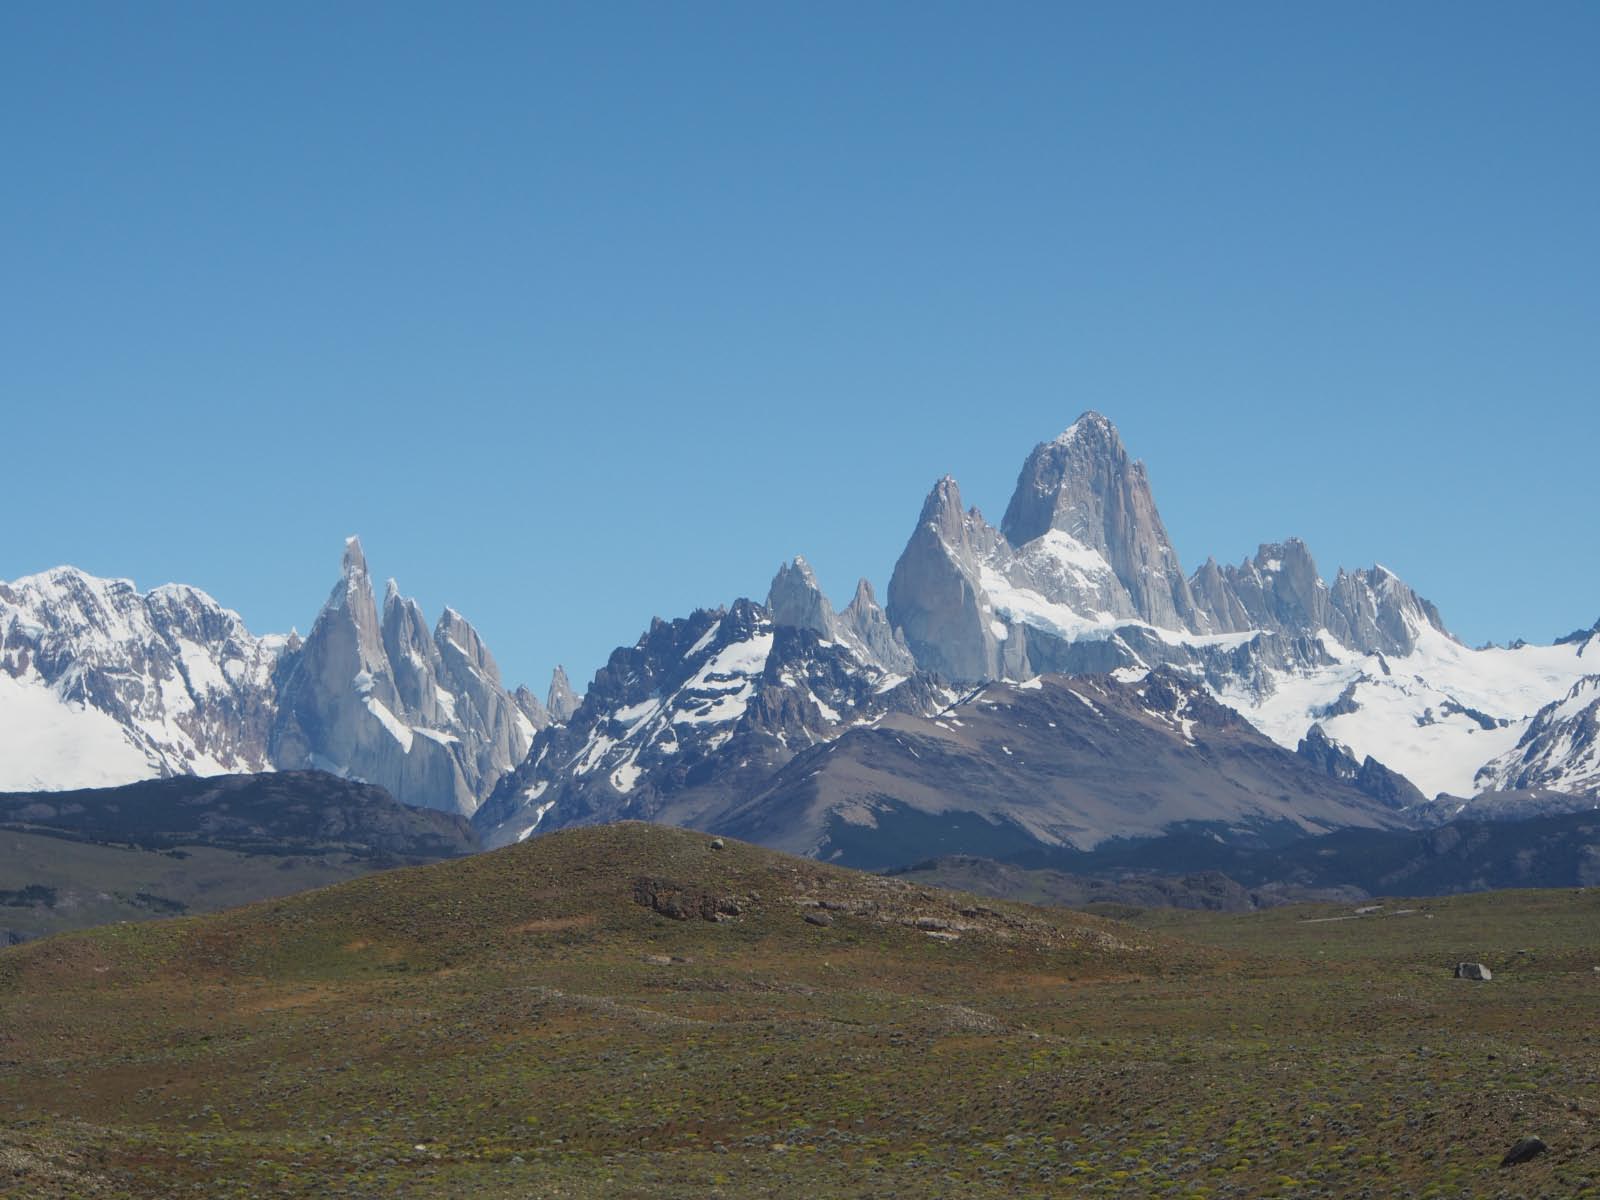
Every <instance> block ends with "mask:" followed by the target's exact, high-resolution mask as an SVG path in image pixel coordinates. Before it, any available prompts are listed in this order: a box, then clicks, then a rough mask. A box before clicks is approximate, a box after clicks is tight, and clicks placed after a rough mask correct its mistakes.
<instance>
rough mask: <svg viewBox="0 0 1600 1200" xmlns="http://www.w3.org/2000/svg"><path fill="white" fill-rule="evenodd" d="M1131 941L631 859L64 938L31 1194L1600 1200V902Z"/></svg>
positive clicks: (1139, 920)
mask: <svg viewBox="0 0 1600 1200" xmlns="http://www.w3.org/2000/svg"><path fill="white" fill-rule="evenodd" d="M669 880H670V881H672V885H671V887H670V888H668V887H665V886H660V885H661V884H662V881H669ZM645 883H654V884H655V885H657V886H642V885H643V884H645ZM641 897H644V899H643V900H641ZM679 897H688V899H687V900H684V901H683V902H681V903H680V902H678V899H677V898H679ZM658 904H659V905H660V906H661V908H669V909H675V910H676V911H674V912H666V911H661V910H660V909H659V908H658V907H656V905H658ZM1401 909H1413V910H1415V911H1412V912H1410V913H1407V914H1404V915H1402V914H1401V913H1400V911H1399V910H1401ZM807 914H826V915H827V917H828V918H829V919H830V921H831V923H830V924H815V923H811V922H808V921H806V920H805V917H806V915H807ZM1126 916H1127V918H1128V919H1127V920H1124V921H1121V922H1112V921H1108V920H1102V919H1099V918H1096V917H1092V916H1086V915H1082V914H1077V913H1070V912H1065V911H1049V910H1036V909H1029V908H1026V907H1024V906H1021V905H1014V904H1007V903H1002V902H999V901H993V900H978V899H976V898H973V897H970V896H961V895H958V894H955V893H947V892H942V891H939V890H936V889H932V888H926V887H920V886H917V885H913V884H907V883H903V882H899V881H893V880H887V879H881V878H877V877H874V876H869V875H859V874H855V873H851V872H845V871H839V870H835V869H833V868H830V867H827V866H823V865H820V864H817V863H813V862H809V861H804V860H797V859H792V858H786V857H783V856H781V855H777V854H773V853H771V852H768V851H765V850H760V849H757V848H754V847H751V846H747V845H743V844H740V843H737V842H728V843H727V844H726V846H725V847H724V848H723V849H722V850H721V851H720V852H713V851H712V850H711V849H710V844H709V839H708V838H706V837H704V836H702V835H698V834H694V833H691V832H687V831H682V830H669V829H660V828H654V827H648V826H640V825H622V826H612V827H606V828H599V829H588V830H578V831H571V832H567V833H561V834H557V835H553V836H551V837H548V838H544V839H540V840H537V841H534V842H530V843H525V844H523V845H520V846H516V847H512V848H510V849H508V850H505V851H501V852H497V853H495V854H490V855H483V856H479V857H475V858H471V859H463V860H457V861H452V862H447V863H443V864H440V865H437V866H433V867H427V868H421V869H415V870H405V871H394V872H387V873H383V874H379V875H373V876H369V877H367V878H363V879H360V880H356V881H354V882H351V883H347V884H342V885H340V886H337V887H331V888H327V889H325V890H322V891H318V892H313V893H308V894H305V895H301V896H296V897H292V898H289V899H285V900H278V901H270V902H266V903H262V904H257V905H254V906H252V907H250V908H247V909H241V910H237V911H234V912H229V913H224V914H221V915H217V916H211V917H182V918H176V919H172V920H166V921H160V922H152V923H146V924H140V925H114V926H109V927H104V928H98V929H94V930H89V931H85V932H81V933H72V934H66V935H62V936H58V937H55V938H51V939H48V940H46V941H42V942H37V943H31V944H27V945H24V946H20V947H16V948H14V949H11V950H7V951H4V952H0V1098H3V1105H4V1107H3V1109H0V1194H4V1195H16V1196H38V1197H58V1196H59V1197H69V1196H71V1197H78V1196H119V1197H120V1196H150V1197H155V1196H160V1197H172V1196H182V1195H196V1196H202V1195H204V1196H318V1197H325V1196H326V1197H332V1196H349V1197H389V1196H395V1195H404V1196H407V1197H457V1196H464V1195H470V1196H488V1197H493V1196H508V1197H509V1196H516V1197H525V1196H564V1197H574V1198H578V1197H601V1196H605V1197H629V1196H632V1197H646V1196H648V1197H679V1196H681V1197H696V1198H699V1197H707V1196H726V1197H749V1196H796V1197H799V1196H807V1197H811V1196H841V1197H843V1196H873V1197H879V1196H896V1195H898V1196H903V1197H940V1196H951V1197H955V1196H997V1197H998V1196H1015V1195H1024V1196H1025V1195H1041V1196H1043V1195H1050V1196H1058V1195H1083V1196H1178V1197H1229V1196H1231V1197H1268V1196H1283V1197H1290V1196H1293V1197H1310V1196H1329V1197H1333V1196H1338V1197H1343V1196H1359V1195H1361V1194H1363V1192H1364V1191H1366V1192H1369V1193H1370V1194H1371V1195H1373V1196H1385V1197H1390V1196H1394V1197H1403V1196H1412V1197H1417V1198H1423V1197H1427V1198H1430V1200H1431V1198H1433V1197H1469V1196H1471V1197H1475V1196H1506V1197H1513V1196H1515V1197H1527V1196H1551V1197H1563V1198H1565V1197H1583V1196H1591V1197H1592V1196H1600V1128H1597V1114H1600V1026H1597V1025H1596V1023H1595V1020H1594V1014H1595V1013H1596V1012H1597V1011H1600V972H1597V971H1596V970H1595V969H1594V968H1595V967H1597V966H1600V945H1597V939H1596V937H1595V931H1596V930H1597V929H1600V892H1597V891H1589V892H1576V891H1572V890H1568V891H1562V892H1517V893H1501V894H1491V895H1475V896H1464V897H1454V898H1451V899H1448V900H1442V901H1428V902H1419V903H1415V904H1394V905H1390V906H1389V907H1387V908H1384V909H1379V910H1376V911H1374V912H1371V913H1368V914H1367V915H1365V916H1360V917H1357V916H1355V915H1354V913H1353V911H1352V910H1351V909H1350V908H1336V907H1333V906H1318V907H1314V908H1304V907H1296V908H1286V909H1275V910H1272V911H1269V912H1262V913H1253V914H1247V915H1241V916H1220V915H1217V914H1203V913H1192V912H1175V911H1171V910H1162V911H1156V910H1150V911H1137V910H1130V911H1129V912H1127V913H1126ZM1460 959H1474V960H1482V961H1484V962H1486V963H1489V964H1491V965H1492V966H1493V967H1494V973H1495V975H1494V980H1493V981H1492V982H1489V983H1482V984H1477V983H1470V982H1467V981H1461V980H1456V979H1454V978H1452V976H1451V967H1452V966H1453V964H1454V962H1456V961H1457V960H1460ZM1533 1135H1537V1136H1539V1137H1541V1138H1542V1139H1543V1140H1544V1141H1545V1142H1546V1143H1548V1145H1549V1151H1548V1153H1545V1154H1541V1155H1540V1156H1538V1157H1537V1158H1535V1159H1533V1160H1532V1161H1529V1162H1527V1163H1524V1164H1521V1165H1518V1166H1514V1167H1510V1168H1505V1169H1502V1168H1501V1167H1500V1165H1499V1163H1500V1160H1501V1157H1502V1156H1503V1155H1504V1154H1505V1153H1506V1152H1507V1150H1508V1149H1509V1148H1510V1147H1511V1146H1512V1145H1513V1144H1514V1143H1515V1142H1516V1141H1517V1140H1518V1139H1519V1138H1522V1137H1524V1136H1533Z"/></svg>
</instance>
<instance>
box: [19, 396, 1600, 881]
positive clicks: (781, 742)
mask: <svg viewBox="0 0 1600 1200" xmlns="http://www.w3.org/2000/svg"><path fill="white" fill-rule="evenodd" d="M1597 638H1600V624H1597V625H1596V626H1595V627H1593V628H1590V629H1587V630H1580V631H1578V632H1576V633H1574V634H1573V635H1571V636H1569V637H1566V638H1562V639H1558V640H1557V641H1556V642H1555V643H1553V644H1551V645H1548V646H1538V645H1529V644H1525V643H1517V644H1514V645H1513V646H1510V647H1493V646H1491V647H1484V648H1480V649H1471V648H1468V647H1467V646H1465V645H1463V644H1462V643H1461V642H1460V641H1459V640H1458V639H1456V638H1455V637H1454V636H1453V635H1452V634H1451V633H1450V632H1449V629H1448V627H1447V625H1446V623H1445V621H1444V619H1443V617H1442V615H1441V614H1440V611H1439V610H1438V609H1437V608H1436V607H1435V606H1434V605H1433V604H1432V603H1430V602H1429V601H1428V600H1426V599H1424V598H1422V597H1421V596H1419V595H1418V594H1417V593H1416V591H1415V590H1414V589H1412V588H1411V587H1410V586H1408V585H1407V584H1406V583H1404V582H1403V581H1402V580H1400V579H1399V578H1398V577H1397V576H1396V575H1395V574H1394V573H1393V572H1391V571H1389V570H1387V569H1386V568H1384V567H1382V566H1372V567H1369V568H1365V569H1360V570H1342V569H1341V570H1340V571H1338V572H1337V573H1336V574H1335V576H1334V577H1333V579H1332V581H1331V582H1330V581H1326V580H1324V579H1323V578H1322V576H1321V574H1320V573H1319V571H1318V569H1317V566H1316V564H1315V562H1314V560H1313V558H1312V555H1311V552H1310V550H1309V548H1308V547H1307V546H1306V545H1305V544H1304V543H1303V542H1300V541H1299V540H1296V539H1292V538H1291V539H1288V540H1285V541H1282V542H1275V543H1269V544H1263V545H1262V546H1261V548H1260V549H1259V551H1258V552H1257V554H1256V555H1255V556H1253V557H1252V558H1250V559H1247V560H1245V561H1244V562H1241V563H1239V564H1237V565H1219V564H1218V563H1216V562H1215V561H1212V560H1209V559H1208V560H1207V561H1206V562H1205V563H1204V564H1203V565H1201V566H1200V567H1199V569H1198V570H1196V571H1194V572H1193V573H1192V574H1189V575H1185V574H1184V572H1183V571H1182V569H1181V566H1180V560H1179V556H1178V554H1177V551H1176V549H1175V548H1174V547H1173V545H1172V543H1171V540H1170V538H1169V537H1168V534H1167V531H1166V528H1165V525H1164V524H1163V522H1162V520H1161V517H1160V514H1159V511H1158V509H1157V507H1156V504H1155V500H1154V497H1153V493H1152V490H1151V486H1150V481H1149V477H1148V473H1147V471H1146V469H1145V467H1144V465H1143V464H1142V463H1140V462H1138V461H1136V460H1134V459H1132V458H1131V457H1130V455H1129V454H1128V452H1127V450H1126V448H1125V447H1124V446H1123V444H1122V441H1121V438H1120V436H1119V435H1118V433H1117V431H1116V429H1115V428H1114V426H1113V425H1112V424H1111V422H1110V421H1108V420H1107V419H1106V418H1105V417H1103V416H1101V415H1099V414H1097V413H1086V414H1084V416H1082V417H1081V418H1079V419H1078V420H1077V421H1076V422H1074V423H1073V424H1072V425H1071V426H1070V427H1069V428H1068V429H1067V430H1066V431H1065V432H1064V433H1062V434H1061V435H1060V436H1059V437H1057V438H1055V439H1053V440H1051V441H1048V442H1044V443H1041V444H1040V445H1038V446H1037V447H1035V448H1034V450H1033V451H1032V453H1031V454H1029V455H1028V457H1027V459H1026V461H1025V462H1024V463H1023V466H1022V469H1021V472H1020V474H1019V477H1018V481H1017V486H1016V489H1015V492H1014V494H1013V495H1012V497H1011V500H1010V503H1009V504H1008V505H1007V507H1006V510H1005V514H1004V516H1003V518H1002V519H1001V521H1000V524H999V526H998V527H996V526H993V525H991V524H990V523H989V522H988V521H987V520H986V519H985V518H984V516H983V514H982V513H980V512H979V511H978V510H977V509H975V508H968V507H965V506H964V505H963V502H962V499H961V494H960V490H959V487H958V485H957V484H956V481H955V480H954V479H951V478H948V477H946V478H944V479H941V480H939V481H937V482H936V483H935V485H934V486H933V488H932V490H931V491H930V493H929V494H928V496H927V498H926V500H925V501H924V503H923V505H922V508H921V510H920V513H919V514H918V517H917V520H916V523H915V525H914V527H913V529H912V531H911V534H910V537H909V538H908V541H907V544H906V547H905V550H904V551H903V553H902V554H901V555H900V558H899V560H898V561H897V562H896V563H895V564H894V568H893V571H892V573H891V575H890V579H889V585H888V590H887V592H886V595H885V603H884V604H882V605H880V604H879V602H878V599H877V596H876V594H875V593H874V590H873V588H872V587H871V585H870V584H869V583H868V582H867V581H866V580H862V582H861V583H860V585H859V586H858V587H857V589H856V592H855V595H854V596H853V597H852V599H851V600H850V603H849V604H847V605H846V606H845V607H843V608H842V609H839V608H835V607H834V605H833V604H832V603H831V602H830V601H829V600H828V598H827V597H826V596H825V595H824V594H823V592H822V590H821V589H820V587H819V586H818V584H817V580H816V576H815V574H814V572H813V571H812V569H811V568H810V566H809V565H808V564H807V562H806V561H805V560H804V559H802V558H796V559H794V560H792V561H790V562H787V563H785V564H784V565H783V566H782V567H781V568H780V569H779V571H778V572H777V574H776V576H775V577H774V578H773V580H772V581H771V584H770V586H769V588H768V590H767V593H766V596H765V598H764V599H763V600H761V601H759V602H758V601H756V600H752V599H748V598H741V599H738V600H735V601H733V602H732V603H731V604H728V605H726V606H723V607H719V608H715V609H705V610H700V611H697V612H694V613H692V614H689V615H688V616H686V617H680V618H676V619H671V620H662V619H657V620H656V621H654V622H652V624H651V627H650V628H649V629H648V630H646V631H645V632H644V633H643V635H641V636H640V638H639V639H638V640H637V641H636V642H635V643H633V644H632V645H625V646H622V647H619V648H618V649H617V650H616V651H614V652H613V653H612V655H611V656H610V658H609V660H608V661H607V663H606V664H605V666H603V667H602V668H601V669H600V670H599V671H598V672H597V673H596V675H595V677H594V679H593V680H592V681H591V683H590V684H589V686H588V688H587V690H586V691H585V692H584V693H583V694H582V695H581V696H580V695H578V694H577V692H576V690H575V689H574V688H573V686H572V685H571V683H570V681H569V680H568V679H567V677H566V675H565V673H564V672H563V671H561V670H560V669H559V668H558V669H557V671H556V673H555V676H554V678H553V679H552V681H551V685H550V687H549V689H548V691H547V693H546V696H545V699H544V700H543V701H542V702H541V701H540V700H539V699H538V698H536V697H535V696H534V695H533V694H532V693H531V692H530V691H529V690H528V689H526V688H523V687H508V686H507V685H506V684H505V683H504V682H503V681H502V679H501V676H500V672H499V669H498V667H497V666H496V664H495V661H494V659H493V657H492V655H491V654H490V652H489V650H488V648H487V647H486V646H485V645H484V643H483V640H482V639H481V638H480V637H479V636H478V634H477V633H476V631H475V630H474V629H473V627H472V626H471V625H470V624H469V623H468V622H467V620H466V619H465V618H464V617H462V616H461V615H460V614H458V613H456V612H454V611H453V610H450V609H446V610H445V611H444V612H443V613H442V614H441V615H440V616H439V618H438V620H437V621H436V622H435V623H434V624H433V625H432V627H431V628H430V627H429V625H428V624H427V622H426V620H425V618H424V616H423V613H422V611H421V609H420V608H419V607H418V606H417V604H416V603H415V602H414V601H411V600H409V599H407V598H405V597H404V596H402V595H401V593H400V591H399V589H398V587H397V586H396V585H395V584H394V582H393V581H392V580H391V581H389V583H388V585H387V587H386V588H385V589H384V596H383V601H382V604H381V605H380V604H379V603H378V600H377V596H376V593H375V590H374V587H373V584H372V582H371V579H370V577H369V575H368V569H367V564H366V560H365V556H364V555H363V553H362V550H361V546H360V543H359V542H358V541H357V540H356V539H354V538H352V539H350V540H349V541H348V542H347V544H346V546H345V547H344V550H343V554H342V560H341V569H340V575H339V579H338V581H337V582H336V583H335V585H334V588H333V590H332V592H331V594H330V596H329V597H328V600H327V601H326V603H325V604H324V605H323V607H322V610H321V612H320V613H319V615H318V616H317V618H316V620H315V621H314V623H313V624H312V626H311V630H310V632H309V634H307V635H306V636H305V637H304V638H303V639H302V638H300V637H299V636H298V635H296V634H289V635H286V636H285V635H266V636H258V635H255V634H253V633H251V632H250V631H249V630H248V629H247V628H246V627H245V626H244V624H243V622H242V621H241V620H240V618H239V617H238V616H237V615H236V614H235V613H233V612H230V611H229V610H227V609H225V608H223V607H222V606H221V605H220V604H218V603H217V602H216V601H214V600H212V599H211V598H210V597H209V596H207V595H205V593H203V592H200V591H198V590H196V589H193V588H189V587H184V586H181V585H168V586H165V587H160V588H156V589H154V590H152V591H151V592H149V593H144V594H141V593H140V592H138V591H137V589H136V588H135V587H134V585H133V584H132V583H130V582H128V581H125V580H102V579H96V578H94V577H92V576H89V575H87V574H85V573H83V572H81V571H78V570H76V569H74V568H70V567H63V568H58V569H56V570H53V571H49V572H45V573H44V574H41V575H35V576H30V577H27V578H24V579H19V580H17V581H15V582H12V583H0V787H7V788H12V789H16V790H28V789H40V788H68V787H85V786H96V785H108V784H117V783H125V782H128V781H131V780H134V779H138V778H145V777H153V776H171V775H180V774H200V775H206V774H217V773H225V772H256V771H263V770H285V769H302V768H318V769H322V770H325V771H329V772H332V773H334V774H337V775H342V776H345V777H347V778H351V779H356V780H364V781H368V782H371V783H374V784H378V785H380V786H381V787H383V788H384V789H386V790H387V791H389V792H390V793H391V794H392V795H393V796H394V797H395V798H396V799H399V800H400V801H402V802H404V803H407V804H411V805H422V806H427V807H432V808H437V809H441V810H444V811H447V812H452V813H457V814H460V815H463V816H469V817H470V818H471V820H472V822H473V825H474V826H475V827H476V829H477V831H478V833H479V836H480V837H482V838H483V839H484V840H485V841H486V842H488V843H491V844H500V843H505V842H509V841H515V840H518V839H520V838H525V837H528V836H531V835H533V834H534V833H536V832H544V831H547V830H551V829H556V828H562V827H566V826H571V825H580V824H592V823H597V822H604V821H612V820H617V819H623V818H645V819H649V820H653V821H658V822H664V823H673V824H684V825H691V826H695V827H698V828H706V829H716V830H719V831H724V832H729V833H734V834H737V835H739V836H743V837H747V838H752V839H755V840H759V841H763V842H766V843H767V844H770V845H773V846H777V847H781V848H783V849H787V850H790V851H796V852H801V853H808V854H812V855H818V856H822V857H828V858H834V859H838V860H840V861H845V862H853V863H858V864H862V865H868V864H873V865H895V864H903V863H906V862H910V861H915V860H916V859H918V858H925V857H930V856H932V855H936V854H941V853H995V852H998V851H1004V852H1012V851H1016V850H1020V849H1025V848H1027V847H1029V846H1037V847H1045V848H1049V847H1069V848H1076V849H1078V850H1089V849H1091V848H1093V847H1094V846H1096V845H1098V844H1101V843H1102V842H1106V841H1108V840H1115V839H1125V838H1137V837H1152V836H1157V835H1160V834H1162V833H1163V832H1166V831H1170V830H1173V829H1180V828H1187V829H1205V830H1207V831H1209V833H1210V835H1211V836H1214V837H1216V838H1220V839H1222V840H1224V841H1231V842H1246V843H1259V844H1265V843H1271V842H1273V841H1274V840H1276V841H1282V840H1284V839H1287V838H1289V837H1294V836H1304V835H1306V834H1310V833H1315V832H1320V831H1326V830H1331V829H1340V828H1357V829H1363V828H1365V829H1385V828H1397V827H1405V826H1420V825H1428V824H1438V823H1439V822H1441V821H1444V820H1448V819H1451V818H1453V817H1459V816H1462V815H1466V816H1474V815H1482V816H1486V817H1494V816H1524V815H1529V814H1530V813H1533V812H1542V813H1548V812H1555V811H1561V810H1563V809H1568V810H1570V809H1578V808H1587V807H1593V806H1595V804H1596V803H1597V801H1600V739H1597V719H1600V665H1597V664H1596V662H1595V661H1594V660H1595V658H1596V655H1597V654H1600V651H1597V650H1596V644H1597V643H1596V639H1597Z"/></svg>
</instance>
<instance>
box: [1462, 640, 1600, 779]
mask: <svg viewBox="0 0 1600 1200" xmlns="http://www.w3.org/2000/svg"><path fill="white" fill-rule="evenodd" d="M1590 637H1591V638H1592V637H1593V634H1592V633H1591V634H1590ZM1579 644H1580V645H1586V644H1588V643H1587V641H1586V642H1583V643H1579ZM1478 781H1479V783H1480V785H1481V786H1482V787H1484V788H1485V789H1492V790H1496V791H1512V790H1517V789H1524V788H1527V789H1539V788H1542V789H1547V790H1550V791H1557V792H1565V793H1567V794H1569V795H1572V796H1576V797H1582V798H1586V799H1590V800H1593V801H1596V802H1600V675H1585V676H1584V677H1583V678H1582V679H1580V680H1578V682H1577V683H1575V684H1573V685H1572V688H1571V690H1570V691H1568V692H1567V694H1566V695H1565V696H1563V697H1562V698H1561V699H1560V700H1557V701H1554V702H1553V703H1550V704H1547V705H1545V706H1544V707H1543V708H1541V709H1540V710H1539V711H1538V713H1537V714H1535V716H1534V718H1533V720H1532V721H1531V722H1529V724H1528V728H1527V730H1526V732H1524V733H1523V735H1522V737H1521V739H1520V740H1519V741H1518V742H1517V745H1516V747H1515V748H1514V749H1512V750H1509V751H1507V752H1506V753H1505V754H1502V755H1501V756H1500V757H1499V758H1496V759H1495V760H1494V761H1492V762H1490V763H1489V764H1487V765H1486V766H1485V767H1484V768H1483V770H1482V771H1480V772H1479V773H1478Z"/></svg>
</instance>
